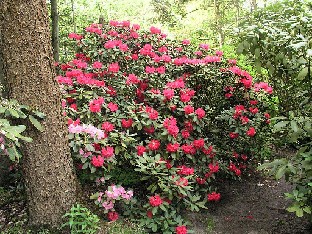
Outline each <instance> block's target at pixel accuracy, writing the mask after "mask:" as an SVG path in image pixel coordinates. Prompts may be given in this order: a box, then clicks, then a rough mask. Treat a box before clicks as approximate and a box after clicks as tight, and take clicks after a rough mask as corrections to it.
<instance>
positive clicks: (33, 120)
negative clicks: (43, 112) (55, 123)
mask: <svg viewBox="0 0 312 234" xmlns="http://www.w3.org/2000/svg"><path fill="white" fill-rule="evenodd" d="M29 120H30V122H31V123H32V124H33V125H34V126H35V128H37V129H38V130H39V131H40V132H43V127H42V125H41V123H39V121H38V120H37V119H36V118H35V117H34V116H32V115H30V116H29Z"/></svg>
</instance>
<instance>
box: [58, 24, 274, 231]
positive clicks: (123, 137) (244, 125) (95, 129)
mask: <svg viewBox="0 0 312 234" xmlns="http://www.w3.org/2000/svg"><path fill="white" fill-rule="evenodd" d="M138 30H139V25H135V24H134V25H130V22H129V21H123V22H117V21H111V22H110V23H109V25H98V24H92V25H91V26H89V27H87V28H86V33H85V34H84V35H78V34H74V33H73V34H70V38H72V39H74V40H76V41H77V47H78V53H77V54H76V57H75V58H74V59H73V60H72V61H70V62H68V63H66V64H61V65H60V69H61V70H62V71H63V74H62V75H61V76H58V77H57V81H58V82H59V84H60V85H61V88H62V90H63V93H64V97H65V100H64V101H63V107H64V108H65V112H64V114H65V115H66V116H67V117H68V128H69V132H70V134H69V138H70V146H71V148H72V154H73V157H74V160H75V162H76V166H77V169H78V173H79V174H80V175H81V176H82V177H83V178H86V177H89V178H90V179H91V180H95V181H96V182H97V183H98V185H103V186H102V187H101V188H102V189H103V190H102V191H104V192H99V193H97V194H95V195H94V196H92V197H93V198H94V199H96V203H97V204H98V205H99V206H101V207H103V208H104V212H105V213H107V217H108V219H109V220H112V221H113V220H116V219H118V217H119V214H120V212H122V211H124V214H127V215H129V216H130V217H132V218H134V219H136V220H138V219H139V220H140V222H141V224H143V225H144V226H145V227H146V228H148V229H149V230H151V231H153V232H159V231H161V232H162V233H172V232H177V233H186V232H187V225H188V224H187V222H186V221H184V220H183V218H182V216H181V211H183V210H185V209H187V210H191V211H199V209H200V208H205V203H206V202H208V201H209V202H216V201H218V200H219V199H220V197H221V195H220V194H219V193H218V192H217V190H216V188H215V187H214V186H212V184H213V181H216V179H217V178H218V177H219V176H221V174H225V175H229V176H230V177H233V178H239V177H240V175H241V173H242V172H243V171H244V170H245V168H246V167H248V166H249V165H251V163H252V162H253V161H254V160H257V157H256V151H257V150H256V149H257V148H259V147H261V145H262V142H263V139H265V133H264V130H265V129H266V128H267V126H268V123H269V118H270V116H269V114H268V113H264V110H265V103H263V102H262V100H265V97H266V95H267V94H268V93H271V92H272V88H271V87H270V86H269V85H268V84H267V83H264V82H259V83H255V84H253V81H252V77H251V76H250V75H249V74H248V72H246V71H243V70H241V69H239V68H238V67H237V66H235V64H236V61H235V60H229V61H227V60H225V59H224V58H223V57H222V54H223V53H222V52H221V51H213V50H211V49H210V48H209V46H208V45H206V44H202V45H200V46H199V47H198V50H197V51H195V52H194V51H193V50H192V49H191V47H190V42H189V41H188V40H184V41H182V42H178V41H170V40H168V39H166V35H164V34H162V33H161V30H160V29H157V28H155V27H151V28H150V32H139V31H138ZM212 141H213V144H212V143H211V142H212ZM247 145H248V147H246V146H247ZM221 147H223V148H221ZM120 171H123V172H124V173H128V174H129V175H131V176H129V178H127V179H126V180H127V181H126V184H127V189H128V190H126V189H125V188H123V187H121V186H120V185H116V184H119V183H120V182H121V184H122V181H120V178H118V176H116V174H117V173H118V172H120ZM131 181H133V183H131ZM215 184H216V183H215ZM130 188H131V189H130ZM130 191H131V192H130ZM132 191H133V193H134V195H135V197H132ZM188 232H190V230H188Z"/></svg>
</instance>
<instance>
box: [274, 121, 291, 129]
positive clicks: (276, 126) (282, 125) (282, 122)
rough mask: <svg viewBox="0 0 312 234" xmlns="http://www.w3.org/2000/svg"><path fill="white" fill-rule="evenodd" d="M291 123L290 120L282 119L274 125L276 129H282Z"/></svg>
mask: <svg viewBox="0 0 312 234" xmlns="http://www.w3.org/2000/svg"><path fill="white" fill-rule="evenodd" d="M288 123H289V121H280V122H278V123H277V124H275V125H274V129H275V130H276V131H280V130H281V129H282V128H284V127H285V126H286V125H287V124H288Z"/></svg>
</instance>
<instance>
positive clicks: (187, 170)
mask: <svg viewBox="0 0 312 234" xmlns="http://www.w3.org/2000/svg"><path fill="white" fill-rule="evenodd" d="M177 168H178V169H179V170H178V171H177V174H178V175H193V174H194V168H193V167H187V166H184V165H182V166H178V167H177Z"/></svg>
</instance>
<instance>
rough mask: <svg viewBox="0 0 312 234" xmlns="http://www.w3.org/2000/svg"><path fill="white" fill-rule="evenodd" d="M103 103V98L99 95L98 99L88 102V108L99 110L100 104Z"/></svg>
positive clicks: (94, 110) (92, 110)
mask: <svg viewBox="0 0 312 234" xmlns="http://www.w3.org/2000/svg"><path fill="white" fill-rule="evenodd" d="M103 103H104V98H102V97H100V98H98V99H94V100H92V101H90V103H89V110H90V111H91V112H101V107H102V104H103Z"/></svg>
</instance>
